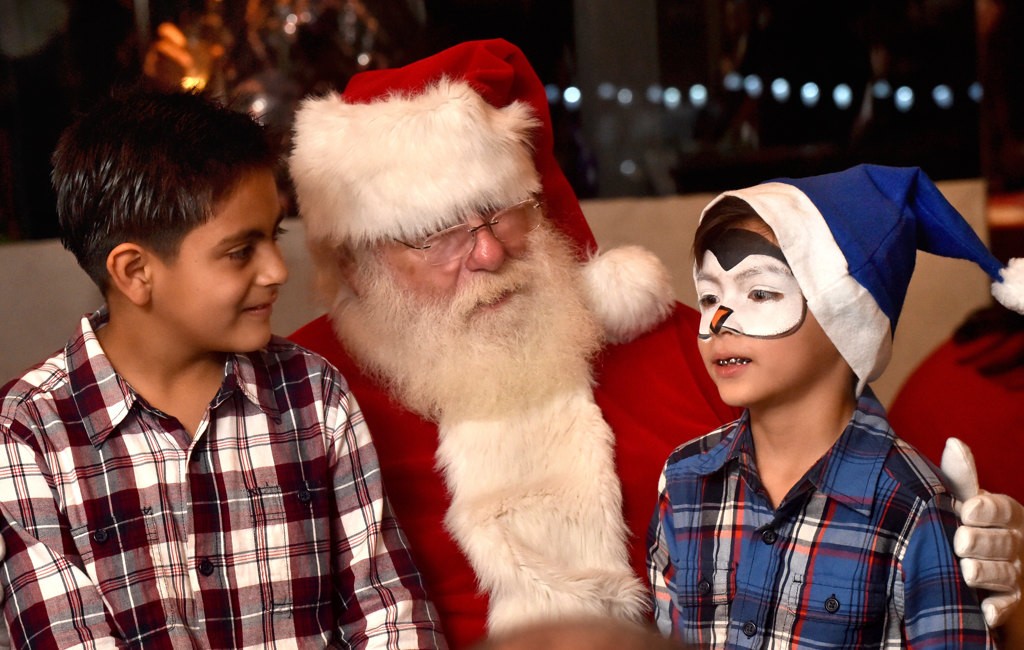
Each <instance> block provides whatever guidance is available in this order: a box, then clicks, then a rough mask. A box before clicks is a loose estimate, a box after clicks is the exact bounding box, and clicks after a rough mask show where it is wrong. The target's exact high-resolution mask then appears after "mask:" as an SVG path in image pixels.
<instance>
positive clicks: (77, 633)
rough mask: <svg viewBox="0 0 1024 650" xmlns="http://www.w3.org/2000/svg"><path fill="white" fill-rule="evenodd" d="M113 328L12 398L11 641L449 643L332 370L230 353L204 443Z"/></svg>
mask: <svg viewBox="0 0 1024 650" xmlns="http://www.w3.org/2000/svg"><path fill="white" fill-rule="evenodd" d="M106 318H107V315H106V310H105V309H101V310H100V311H98V312H97V313H96V314H93V315H92V316H91V317H88V318H83V319H82V324H81V327H80V329H79V331H78V332H77V334H76V335H75V337H74V338H72V339H71V340H70V341H69V343H68V345H67V347H66V348H65V349H64V350H61V351H60V352H59V353H57V354H56V355H55V356H53V357H52V358H50V359H49V360H47V361H46V362H44V363H42V364H40V365H38V366H36V367H35V368H33V369H31V370H29V371H28V372H27V373H26V374H24V375H23V376H22V377H21V378H20V379H16V380H14V381H13V382H10V383H8V384H7V385H6V386H5V387H4V388H3V389H0V397H2V405H0V444H2V447H0V453H2V454H3V457H2V458H0V514H2V516H3V522H0V534H2V536H3V541H4V542H5V544H6V546H7V556H6V557H5V558H4V560H3V563H2V564H0V585H2V587H3V596H4V614H5V617H6V619H7V622H8V624H9V625H10V632H11V640H12V642H13V645H14V646H15V647H32V648H55V649H59V650H65V649H67V648H72V647H83V648H93V647H113V646H129V647H144V648H146V649H147V650H149V649H152V648H192V647H211V648H229V647H230V648H259V647H268V646H272V647H275V648H313V647H358V648H363V647H367V648H369V647H373V648H376V647H380V648H385V647H386V648H399V647H400V648H444V647H446V646H445V641H444V639H443V638H442V636H441V633H440V631H439V627H438V625H437V623H436V620H437V618H436V615H435V613H434V608H433V606H432V605H431V604H430V603H429V602H428V601H427V600H426V597H425V595H424V592H423V587H422V582H421V580H420V577H419V574H418V572H417V571H416V568H415V567H414V565H413V562H412V559H411V557H410V555H409V552H408V550H407V548H406V545H405V538H404V536H403V535H402V533H401V531H400V530H399V527H398V524H397V523H396V521H395V519H394V517H393V515H392V513H391V509H390V506H389V504H388V502H387V499H386V497H385V495H384V491H383V488H382V485H381V480H380V472H379V468H378V464H377V457H376V453H375V452H374V449H373V446H372V442H371V439H370V432H369V430H368V429H367V427H366V425H365V423H364V422H363V419H362V415H361V413H360V411H359V407H358V405H357V404H356V401H355V399H353V397H352V395H351V394H349V392H348V387H347V384H346V382H345V380H344V378H343V377H342V376H341V375H340V373H338V371H337V370H336V369H334V367H333V366H331V365H330V364H328V363H327V362H326V361H324V360H323V359H322V358H320V357H319V356H317V355H314V354H312V353H309V352H307V351H306V350H304V349H302V348H300V347H298V346H296V345H294V344H292V343H289V342H287V341H285V340H283V339H278V338H276V337H275V338H274V340H272V341H271V342H270V344H269V345H268V346H267V348H266V349H265V350H263V351H260V352H257V353H253V354H248V355H232V356H230V358H229V359H228V361H227V363H226V365H225V376H224V381H223V384H222V385H221V388H220V390H219V391H218V393H217V395H216V397H215V398H214V399H213V401H212V402H211V404H210V407H209V410H208V412H207V415H206V417H205V419H204V420H203V422H202V423H201V424H200V426H199V429H198V432H197V433H196V435H195V437H194V438H193V437H191V436H189V434H188V433H187V432H186V431H185V430H184V429H182V427H181V425H180V424H179V423H178V422H177V420H175V419H174V418H171V417H169V416H167V415H165V414H163V413H161V412H160V411H159V410H157V409H155V408H153V407H152V406H150V405H148V404H147V403H146V401H145V400H144V399H143V398H142V397H141V396H140V395H138V394H137V393H135V392H134V391H133V390H132V388H131V387H130V386H129V385H128V384H127V383H125V382H124V380H123V379H121V377H119V376H118V375H117V374H116V372H115V371H114V369H113V367H111V365H110V363H109V361H108V360H107V358H106V356H104V354H103V351H102V349H101V347H100V345H99V342H98V341H97V339H96V336H95V333H94V329H98V328H100V327H102V326H103V325H104V324H105V322H106Z"/></svg>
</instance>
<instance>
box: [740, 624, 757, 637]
mask: <svg viewBox="0 0 1024 650" xmlns="http://www.w3.org/2000/svg"><path fill="white" fill-rule="evenodd" d="M743 633H744V634H746V635H747V637H748V638H749V637H752V636H754V635H755V634H757V625H755V624H754V621H747V622H746V623H744V624H743Z"/></svg>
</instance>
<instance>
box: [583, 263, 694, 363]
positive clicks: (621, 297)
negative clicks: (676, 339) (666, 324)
mask: <svg viewBox="0 0 1024 650" xmlns="http://www.w3.org/2000/svg"><path fill="white" fill-rule="evenodd" d="M583 280H584V284H585V286H586V291H587V297H588V300H589V303H590V307H591V309H592V310H593V311H594V313H595V314H596V315H597V317H598V318H599V319H600V321H601V323H602V325H604V328H605V338H606V339H607V340H608V341H609V342H611V343H621V342H624V341H630V340H632V339H634V338H636V337H637V336H639V335H640V334H642V333H644V332H646V331H647V330H649V329H651V328H653V327H654V326H655V325H657V324H658V323H660V322H661V321H662V320H664V319H665V317H666V316H668V314H669V312H670V311H671V310H672V304H673V302H674V300H675V297H674V293H673V291H672V281H671V278H670V277H669V272H668V269H666V268H665V265H664V264H663V263H662V262H661V260H660V259H658V257H657V256H656V255H655V254H654V253H652V252H651V251H649V250H647V249H645V248H641V247H639V246H622V247H620V248H613V249H611V250H609V251H606V252H603V253H600V254H598V255H596V256H594V257H592V258H591V259H590V260H589V261H588V262H587V263H586V264H585V265H584V266H583Z"/></svg>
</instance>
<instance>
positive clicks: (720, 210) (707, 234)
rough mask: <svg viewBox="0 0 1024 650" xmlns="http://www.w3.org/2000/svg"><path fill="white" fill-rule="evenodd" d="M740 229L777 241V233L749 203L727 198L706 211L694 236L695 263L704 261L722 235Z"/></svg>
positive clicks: (732, 197) (733, 197)
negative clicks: (749, 230)
mask: <svg viewBox="0 0 1024 650" xmlns="http://www.w3.org/2000/svg"><path fill="white" fill-rule="evenodd" d="M740 227H747V228H752V229H753V230H755V231H757V232H760V233H761V234H763V235H765V236H766V237H768V238H769V239H771V240H773V241H774V240H775V233H773V232H772V229H771V228H770V227H769V226H768V224H766V223H765V222H764V220H763V219H762V218H761V215H759V214H757V211H756V210H754V208H752V207H751V206H750V204H749V203H747V202H746V201H744V200H743V199H740V198H737V197H735V196H726V197H723V198H722V199H721V200H719V201H718V202H717V203H715V204H714V205H713V206H711V207H710V208H708V209H707V211H705V213H704V218H703V219H701V222H700V225H698V226H697V231H696V232H695V233H694V234H693V249H692V251H691V252H692V253H693V259H694V261H696V263H697V264H700V263H701V261H702V260H703V259H704V253H706V252H708V249H710V248H711V245H712V244H714V243H715V241H716V240H717V239H718V238H719V237H721V236H722V233H724V232H726V231H727V230H733V229H734V228H740Z"/></svg>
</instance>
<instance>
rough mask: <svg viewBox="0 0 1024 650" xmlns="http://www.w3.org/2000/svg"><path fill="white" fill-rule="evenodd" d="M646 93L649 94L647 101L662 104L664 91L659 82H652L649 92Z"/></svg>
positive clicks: (648, 88) (648, 87)
mask: <svg viewBox="0 0 1024 650" xmlns="http://www.w3.org/2000/svg"><path fill="white" fill-rule="evenodd" d="M645 94H646V96H647V101H649V102H650V103H652V104H660V103H661V97H662V95H663V94H664V91H663V90H662V89H661V86H659V85H658V84H651V85H650V86H647V92H646V93H645Z"/></svg>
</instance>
